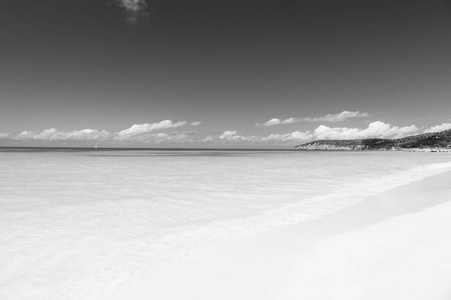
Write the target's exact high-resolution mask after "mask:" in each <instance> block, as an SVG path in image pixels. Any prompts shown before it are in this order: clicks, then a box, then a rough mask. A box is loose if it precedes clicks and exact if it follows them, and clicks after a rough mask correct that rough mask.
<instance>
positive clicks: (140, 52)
mask: <svg viewBox="0 0 451 300" xmlns="http://www.w3.org/2000/svg"><path fill="white" fill-rule="evenodd" d="M450 53H451V1H449V0H430V1H424V0H421V1H416V0H408V1H407V0H406V1H400V0H399V1H397V0H374V1H373V0H259V1H248V0H228V1H226V0H224V1H223V0H215V1H212V0H203V1H190V0H96V1H92V0H40V1H36V0H20V1H17V0H2V1H0V146H89V147H90V146H93V145H96V144H97V145H99V146H105V147H165V148H167V147H178V148H190V147H194V148H198V147H201V148H215V147H219V148H228V147H230V148H240V147H249V148H283V149H290V148H292V147H293V146H295V145H298V144H300V143H304V142H308V141H312V140H316V139H348V138H369V137H383V138H397V137H402V136H406V135H412V134H419V133H423V132H430V131H439V130H445V129H449V128H451V84H450V83H451V58H450Z"/></svg>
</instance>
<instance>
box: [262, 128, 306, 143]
mask: <svg viewBox="0 0 451 300" xmlns="http://www.w3.org/2000/svg"><path fill="white" fill-rule="evenodd" d="M312 138H313V135H312V134H311V133H310V131H306V132H301V131H294V132H292V133H285V134H270V135H268V136H266V137H262V138H261V141H262V142H263V143H267V142H276V143H277V142H300V141H306V140H310V139H312Z"/></svg>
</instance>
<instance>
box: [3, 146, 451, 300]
mask: <svg viewBox="0 0 451 300" xmlns="http://www.w3.org/2000/svg"><path fill="white" fill-rule="evenodd" d="M449 161H450V159H449V154H447V153H399V152H247V151H224V152H221V151H134V152H126V151H109V152H102V151H96V152H77V151H75V152H39V153H23V152H11V153H0V163H1V166H2V167H1V169H0V208H1V210H0V239H1V241H0V257H1V259H0V269H1V270H2V272H0V285H1V286H0V296H1V297H0V298H2V299H82V298H87V297H89V296H93V295H94V296H95V295H98V294H100V293H102V292H103V291H105V290H111V289H114V288H115V287H117V286H119V285H122V284H126V283H128V282H131V281H134V280H139V279H142V278H144V277H146V276H149V275H151V274H155V273H156V272H158V270H160V269H161V268H165V267H166V266H168V265H169V264H171V263H173V262H176V261H177V260H179V259H180V258H182V257H184V256H185V255H188V254H189V253H191V252H192V251H195V250H198V249H200V248H203V247H207V246H210V245H214V244H217V243H220V242H223V241H227V240H231V239H234V238H237V237H242V236H246V235H250V234H255V233H259V232H264V231H266V230H270V229H273V228H277V227H280V226H287V225H290V224H294V223H297V222H301V221H309V220H312V219H315V218H320V217H321V216H324V215H326V214H330V213H333V212H334V211H337V210H339V209H341V208H343V207H346V206H348V205H352V204H354V203H357V202H359V201H362V200H363V199H364V197H365V196H369V195H374V194H377V193H380V192H382V191H384V190H388V189H391V188H394V187H396V186H399V185H403V184H408V183H410V182H412V181H415V180H420V179H422V178H426V177H428V176H432V175H435V174H440V173H442V172H446V171H448V170H450V169H451V162H449Z"/></svg>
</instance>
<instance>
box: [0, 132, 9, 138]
mask: <svg viewBox="0 0 451 300" xmlns="http://www.w3.org/2000/svg"><path fill="white" fill-rule="evenodd" d="M10 137H11V134H10V133H8V132H0V139H8V138H10Z"/></svg>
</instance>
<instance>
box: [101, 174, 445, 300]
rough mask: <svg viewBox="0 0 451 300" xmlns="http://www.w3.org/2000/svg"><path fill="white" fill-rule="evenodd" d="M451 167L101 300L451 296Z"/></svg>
mask: <svg viewBox="0 0 451 300" xmlns="http://www.w3.org/2000/svg"><path fill="white" fill-rule="evenodd" d="M450 193H451V172H446V173H443V174H440V175H435V176H431V177H428V178H426V179H423V180H420V181H417V182H413V183H411V184H408V185H405V186H401V187H398V188H395V189H393V190H389V191H386V192H382V193H380V194H377V195H374V196H369V197H367V198H365V200H364V201H362V202H360V203H358V204H355V205H353V206H350V207H347V208H344V209H342V210H340V211H338V212H336V213H334V214H331V215H328V216H325V217H323V218H321V219H318V220H314V221H310V222H305V223H299V224H297V225H293V226H289V227H286V228H283V229H276V230H273V231H271V232H268V233H264V234H260V235H256V236H253V237H249V238H243V239H240V240H238V241H236V242H233V243H229V244H227V245H223V246H221V247H218V248H216V249H214V250H212V251H210V252H207V253H199V254H197V255H193V256H191V257H188V258H187V259H186V260H184V261H182V262H180V263H178V264H176V265H174V266H172V267H170V268H168V269H167V270H165V271H164V272H162V273H161V274H160V275H159V276H157V277H155V278H149V280H146V281H145V282H141V283H137V284H135V285H133V286H130V287H127V288H124V289H123V290H121V291H117V292H114V293H111V294H110V295H105V296H106V297H105V298H101V299H127V297H128V298H130V297H131V296H133V298H134V299H149V298H150V299H182V298H184V299H299V298H302V297H304V298H305V299H362V297H364V298H365V299H449V297H450V296H451V288H449V287H448V284H447V283H448V280H447V279H449V278H450V276H451V258H450V257H449V255H447V253H449V252H450V251H451V221H450V220H449V219H450V218H449V216H450V215H451V202H449V200H448V196H449V194H450Z"/></svg>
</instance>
